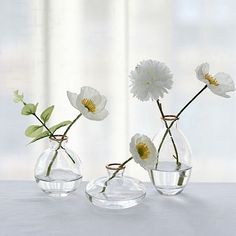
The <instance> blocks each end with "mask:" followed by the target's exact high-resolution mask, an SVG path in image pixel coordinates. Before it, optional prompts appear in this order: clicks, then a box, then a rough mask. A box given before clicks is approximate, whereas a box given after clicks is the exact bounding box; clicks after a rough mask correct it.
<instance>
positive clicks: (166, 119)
mask: <svg viewBox="0 0 236 236" xmlns="http://www.w3.org/2000/svg"><path fill="white" fill-rule="evenodd" d="M161 120H162V121H163V125H164V127H165V123H167V125H168V127H169V126H170V124H171V123H172V122H173V121H174V122H175V123H174V125H173V126H172V127H175V128H176V127H177V121H178V120H179V118H178V117H177V116H175V115H165V116H164V117H161Z"/></svg>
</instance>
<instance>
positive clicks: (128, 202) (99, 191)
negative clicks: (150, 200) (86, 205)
mask: <svg viewBox="0 0 236 236" xmlns="http://www.w3.org/2000/svg"><path fill="white" fill-rule="evenodd" d="M119 166H120V164H119V163H111V164H109V165H107V166H106V169H107V172H108V176H105V177H100V178H98V179H96V180H92V181H91V182H89V183H88V185H87V186H86V191H85V193H86V196H87V197H88V199H89V201H90V202H91V203H92V204H93V205H95V206H98V207H102V208H108V209H125V208H130V207H133V206H136V205H138V204H139V203H141V201H142V200H143V199H144V197H145V195H146V191H145V187H144V185H143V184H142V183H141V182H140V181H139V180H137V179H134V178H132V177H129V176H124V175H123V174H124V170H125V167H122V168H119Z"/></svg>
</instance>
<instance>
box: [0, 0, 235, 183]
mask: <svg viewBox="0 0 236 236" xmlns="http://www.w3.org/2000/svg"><path fill="white" fill-rule="evenodd" d="M235 8H236V2H235V1H233V0H214V1H213V0H166V1H161V0H145V1H144V0H70V1H66V0H41V1H39V0H32V1H30V0H1V1H0V83H1V86H0V91H1V92H0V107H1V111H0V112H1V114H0V124H1V136H0V178H1V179H32V178H33V169H34V164H35V162H36V160H37V157H38V156H39V154H40V153H41V152H42V151H43V150H44V148H45V147H46V146H47V144H46V143H47V142H46V141H40V142H38V143H35V144H32V145H29V146H26V144H27V142H29V140H28V139H27V138H25V137H24V130H25V128H26V127H27V126H28V125H30V124H33V122H35V121H34V120H33V119H31V118H30V117H23V116H21V115H20V110H21V106H20V105H18V104H14V103H13V101H12V93H13V91H14V90H16V89H19V90H21V91H23V92H24V95H25V100H26V101H27V102H39V103H40V105H39V109H41V110H43V109H44V108H45V107H46V106H48V105H51V104H54V105H55V106H56V109H55V113H54V116H53V119H52V123H54V122H60V121H62V120H64V119H66V120H67V119H73V118H74V117H75V116H76V115H77V111H76V110H75V109H74V108H73V107H72V106H71V105H70V104H69V102H68V100H67V97H66V91H67V90H70V91H72V92H77V93H79V91H80V87H82V86H85V85H89V86H92V87H94V88H96V89H98V90H99V91H100V92H101V93H102V94H104V95H105V96H106V97H107V99H108V110H109V112H110V115H109V117H108V118H107V119H105V120H104V121H101V122H95V121H90V120H86V119H85V118H81V120H80V121H79V122H78V123H77V125H75V126H74V127H73V129H72V130H71V133H70V134H69V139H70V140H69V146H70V147H71V148H72V149H74V150H75V151H76V152H77V153H78V154H79V156H80V158H81V160H82V162H83V169H82V171H83V175H84V179H86V180H89V179H91V178H96V177H98V176H101V175H104V174H105V169H104V166H105V165H106V164H107V163H109V162H122V161H124V160H125V159H127V158H128V157H129V140H130V138H131V137H132V136H133V135H134V134H135V133H144V134H146V135H148V136H150V137H153V136H154V134H155V133H156V132H158V130H159V129H160V127H161V122H160V119H159V117H160V114H159V113H158V109H157V108H156V104H155V103H154V102H145V103H144V102H140V101H138V100H137V99H135V98H133V97H132V95H131V94H130V93H129V87H128V86H129V79H128V74H129V72H130V71H131V70H132V69H133V68H134V67H135V65H136V64H137V63H138V62H139V61H141V60H143V59H156V60H159V61H162V62H165V63H166V64H167V65H168V66H169V67H170V68H171V70H172V72H173V74H174V86H173V89H172V90H171V91H170V93H169V94H168V95H167V96H165V98H164V100H163V104H164V109H165V111H166V113H169V114H175V113H177V112H178V111H179V109H180V108H181V107H182V106H183V105H184V104H185V103H186V102H188V101H189V99H190V98H191V97H193V96H194V95H195V94H196V93H197V92H198V91H199V90H200V89H201V88H202V87H203V84H202V83H201V82H200V81H198V80H197V79H196V77H195V72H194V70H195V68H196V66H197V65H198V64H200V63H202V62H205V61H207V62H209V63H210V66H211V68H210V69H211V72H212V74H214V73H217V72H219V71H224V72H227V73H229V74H231V76H232V77H233V78H235V77H236V76H235V75H236V67H235V61H236V43H235V42H236V18H235ZM235 105H236V100H235V94H232V97H231V98H230V99H225V98H221V97H219V96H216V95H214V94H213V93H211V91H209V90H207V91H205V92H204V93H203V94H202V95H201V96H200V97H199V98H198V99H197V100H196V101H195V102H194V103H193V104H192V105H191V106H190V107H189V108H188V110H186V111H185V113H184V114H183V116H182V117H181V119H180V123H179V127H180V128H181V129H182V131H183V132H184V133H185V135H186V137H187V138H188V140H189V142H190V144H191V147H192V151H193V168H194V169H193V174H192V178H191V181H204V182H235V181H236V155H235V149H234V148H235V144H236V135H235V133H236V125H235V116H236V109H235ZM127 174H129V175H132V176H135V177H138V178H139V179H141V180H148V176H147V174H146V172H145V171H144V170H143V169H142V168H141V167H139V166H138V165H136V164H135V163H131V164H129V165H128V166H127Z"/></svg>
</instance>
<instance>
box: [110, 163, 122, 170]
mask: <svg viewBox="0 0 236 236" xmlns="http://www.w3.org/2000/svg"><path fill="white" fill-rule="evenodd" d="M106 169H107V170H124V169H125V166H121V163H109V164H107V165H106Z"/></svg>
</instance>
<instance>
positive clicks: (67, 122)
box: [50, 120, 71, 133]
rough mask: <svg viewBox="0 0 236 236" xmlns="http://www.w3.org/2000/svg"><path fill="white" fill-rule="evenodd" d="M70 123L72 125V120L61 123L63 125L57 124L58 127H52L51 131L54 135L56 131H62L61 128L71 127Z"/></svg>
mask: <svg viewBox="0 0 236 236" xmlns="http://www.w3.org/2000/svg"><path fill="white" fill-rule="evenodd" d="M70 123H71V121H70V120H66V121H63V122H61V123H59V124H57V125H54V126H52V127H51V128H50V131H51V132H52V133H55V131H56V130H58V129H60V128H61V127H64V126H67V125H69V124H70Z"/></svg>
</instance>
